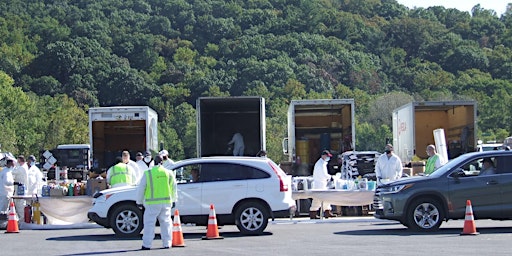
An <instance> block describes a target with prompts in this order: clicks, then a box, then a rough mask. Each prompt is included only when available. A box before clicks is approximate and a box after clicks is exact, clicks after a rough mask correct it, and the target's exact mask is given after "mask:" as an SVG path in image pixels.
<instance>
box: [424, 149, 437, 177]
mask: <svg viewBox="0 0 512 256" xmlns="http://www.w3.org/2000/svg"><path fill="white" fill-rule="evenodd" d="M438 158H439V156H438V155H437V154H435V155H433V156H431V157H429V158H428V159H427V163H426V164H425V174H431V173H433V172H434V170H435V169H436V162H437V159H438Z"/></svg>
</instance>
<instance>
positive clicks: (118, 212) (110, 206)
mask: <svg viewBox="0 0 512 256" xmlns="http://www.w3.org/2000/svg"><path fill="white" fill-rule="evenodd" d="M173 169H174V170H175V172H176V179H177V181H178V202H177V203H176V206H175V207H176V208H177V209H179V211H180V218H181V222H182V223H195V224H196V225H207V224H208V215H209V213H210V204H213V205H214V207H215V213H216V215H217V223H218V225H225V224H236V225H237V227H238V229H239V230H240V232H241V233H243V234H248V235H254V234H261V233H262V232H263V230H264V229H265V228H266V227H267V224H268V219H269V218H272V219H273V218H275V217H286V216H290V214H292V213H294V212H295V208H296V206H295V201H294V200H293V199H292V191H291V178H290V177H288V176H287V175H286V174H285V173H284V172H283V170H281V168H279V166H277V164H276V163H274V162H273V161H272V160H270V159H268V158H259V157H205V158H195V159H187V160H183V161H179V162H176V163H175V164H174V166H173ZM135 194H136V187H135V186H127V187H120V188H114V189H107V190H103V191H101V192H98V193H96V194H95V195H94V198H95V199H94V204H93V207H92V208H91V209H90V210H89V212H88V217H89V219H91V220H92V221H94V222H96V223H98V224H100V225H102V226H104V227H106V228H112V229H113V230H114V232H115V233H116V234H117V235H119V236H124V237H128V236H135V235H139V234H140V232H141V231H142V228H143V222H142V219H143V218H142V215H143V213H142V211H141V210H139V208H137V206H136V204H135Z"/></svg>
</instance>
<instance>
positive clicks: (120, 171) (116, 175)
mask: <svg viewBox="0 0 512 256" xmlns="http://www.w3.org/2000/svg"><path fill="white" fill-rule="evenodd" d="M119 183H126V184H132V170H131V169H130V167H129V166H128V165H127V164H125V163H118V164H116V165H114V167H112V175H111V176H110V185H111V186H113V185H115V184H119Z"/></svg>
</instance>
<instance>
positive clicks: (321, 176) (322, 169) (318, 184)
mask: <svg viewBox="0 0 512 256" xmlns="http://www.w3.org/2000/svg"><path fill="white" fill-rule="evenodd" d="M331 157H332V154H331V152H329V150H324V151H322V154H321V156H320V159H318V161H316V163H315V167H314V168H313V184H312V188H313V189H328V188H327V183H328V182H329V181H330V180H331V179H332V176H331V175H329V172H328V170H327V163H328V162H329V160H331ZM321 204H322V201H321V200H318V199H313V201H312V202H311V207H310V208H309V218H310V219H318V218H319V217H318V216H317V215H316V212H317V211H318V209H319V208H320V206H321ZM323 209H324V217H326V218H329V217H336V215H335V214H333V213H332V212H331V203H329V202H325V201H324V202H323Z"/></svg>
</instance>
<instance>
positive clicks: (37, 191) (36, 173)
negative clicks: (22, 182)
mask: <svg viewBox="0 0 512 256" xmlns="http://www.w3.org/2000/svg"><path fill="white" fill-rule="evenodd" d="M27 160H28V161H27V165H28V175H27V181H28V182H27V185H26V186H27V195H41V189H42V188H43V173H42V172H41V170H40V169H39V167H37V165H36V157H35V156H33V155H30V156H29V157H28V159H27Z"/></svg>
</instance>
